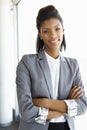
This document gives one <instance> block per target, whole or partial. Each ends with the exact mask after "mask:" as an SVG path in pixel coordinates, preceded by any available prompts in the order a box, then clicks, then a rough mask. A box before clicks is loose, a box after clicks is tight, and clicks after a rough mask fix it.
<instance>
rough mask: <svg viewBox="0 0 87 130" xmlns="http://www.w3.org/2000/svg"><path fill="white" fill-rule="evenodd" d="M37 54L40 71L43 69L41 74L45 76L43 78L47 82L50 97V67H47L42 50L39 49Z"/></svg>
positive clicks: (51, 95)
mask: <svg viewBox="0 0 87 130" xmlns="http://www.w3.org/2000/svg"><path fill="white" fill-rule="evenodd" d="M38 56H39V62H40V66H41V68H42V71H43V74H44V77H45V80H46V83H47V88H48V91H49V95H50V98H52V97H53V94H52V92H53V90H52V81H51V74H50V69H49V66H48V63H47V59H46V56H45V54H44V51H41V52H40V53H39V55H38Z"/></svg>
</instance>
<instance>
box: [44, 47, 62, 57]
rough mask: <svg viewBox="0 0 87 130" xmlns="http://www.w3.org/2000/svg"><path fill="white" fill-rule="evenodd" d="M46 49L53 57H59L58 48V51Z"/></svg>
mask: <svg viewBox="0 0 87 130" xmlns="http://www.w3.org/2000/svg"><path fill="white" fill-rule="evenodd" d="M45 51H46V53H47V54H48V55H50V56H51V57H53V58H54V59H57V58H58V57H59V52H58V50H57V51H47V50H46V49H45Z"/></svg>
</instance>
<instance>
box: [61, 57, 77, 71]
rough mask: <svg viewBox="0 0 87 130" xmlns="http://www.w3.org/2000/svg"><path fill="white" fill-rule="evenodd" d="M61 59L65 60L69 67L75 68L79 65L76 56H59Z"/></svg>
mask: <svg viewBox="0 0 87 130" xmlns="http://www.w3.org/2000/svg"><path fill="white" fill-rule="evenodd" d="M61 60H62V61H63V62H65V63H66V64H67V65H68V66H69V67H70V68H73V69H75V68H77V67H78V66H79V64H78V61H77V59H76V58H71V57H65V56H61Z"/></svg>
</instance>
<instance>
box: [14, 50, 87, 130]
mask: <svg viewBox="0 0 87 130" xmlns="http://www.w3.org/2000/svg"><path fill="white" fill-rule="evenodd" d="M16 84H17V96H18V103H19V111H20V114H21V116H20V124H19V130H48V126H49V121H47V123H46V125H42V124H38V123H36V122H35V118H36V117H37V116H38V110H39V108H38V107H37V106H35V105H34V104H33V102H32V98H37V97H38V98H39V97H46V98H52V97H53V95H52V81H51V75H50V69H49V66H48V63H47V59H46V56H45V54H44V51H41V52H39V53H38V54H30V55H25V56H23V58H22V59H21V61H20V62H19V64H18V66H17V77H16ZM75 85H77V86H81V87H82V88H83V91H84V86H83V83H82V80H81V75H80V71H79V66H78V63H77V61H76V60H75V59H71V58H66V57H62V56H60V77H59V84H58V88H59V90H58V99H59V100H60V99H61V100H64V99H67V97H68V94H69V92H70V90H71V88H72V87H73V86H75ZM76 102H77V104H78V112H77V115H81V114H83V113H84V112H85V111H86V109H87V98H86V97H85V92H84V95H83V96H82V97H81V98H80V99H76ZM65 118H66V120H67V122H68V125H69V127H70V130H75V128H74V117H69V116H68V115H65Z"/></svg>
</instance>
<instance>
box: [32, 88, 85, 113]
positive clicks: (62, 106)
mask: <svg viewBox="0 0 87 130" xmlns="http://www.w3.org/2000/svg"><path fill="white" fill-rule="evenodd" d="M82 95H83V93H82V90H81V87H77V86H75V87H73V88H72V89H71V91H70V93H69V96H68V100H69V99H70V100H72V99H78V98H80V97H81V96H82ZM33 103H34V104H35V105H36V106H38V107H44V108H47V109H49V110H51V111H52V112H53V111H57V112H59V113H60V115H61V113H62V114H64V113H67V104H66V103H65V101H64V100H54V99H48V98H35V99H33Z"/></svg>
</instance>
